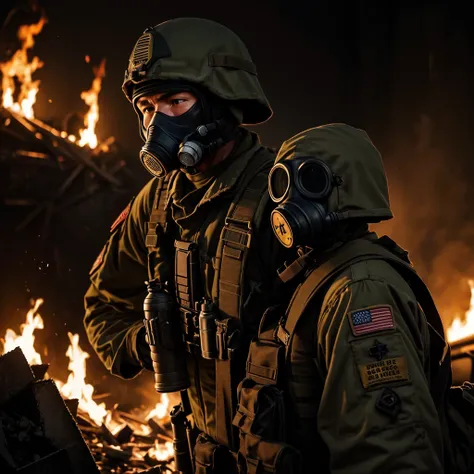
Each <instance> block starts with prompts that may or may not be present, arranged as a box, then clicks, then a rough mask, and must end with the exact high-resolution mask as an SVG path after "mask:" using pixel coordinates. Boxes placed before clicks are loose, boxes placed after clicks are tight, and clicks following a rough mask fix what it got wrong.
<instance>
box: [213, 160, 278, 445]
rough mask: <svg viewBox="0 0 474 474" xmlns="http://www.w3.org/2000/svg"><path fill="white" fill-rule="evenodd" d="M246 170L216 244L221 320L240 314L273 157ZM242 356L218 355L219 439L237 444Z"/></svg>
mask: <svg viewBox="0 0 474 474" xmlns="http://www.w3.org/2000/svg"><path fill="white" fill-rule="evenodd" d="M252 160H253V161H252V162H251V164H250V165H249V167H248V168H247V169H246V170H245V175H244V176H243V177H242V180H241V182H240V183H239V185H238V186H239V188H238V191H237V193H236V196H235V197H234V200H233V202H232V203H231V205H230V208H229V211H228V212H227V216H226V218H225V225H224V227H223V229H222V232H221V235H220V239H219V245H218V247H217V254H216V263H217V269H216V274H215V277H214V283H213V289H212V297H213V300H214V301H218V307H219V311H220V313H221V315H222V319H223V321H222V323H228V322H229V321H232V320H235V319H237V318H239V317H240V309H241V305H242V296H243V295H242V289H243V279H244V274H245V267H246V262H247V259H248V253H249V249H250V244H251V240H252V232H253V226H254V224H255V222H254V217H255V214H256V212H257V209H258V208H259V205H260V203H261V201H262V199H263V198H264V196H265V190H266V187H267V180H268V170H269V169H270V167H271V165H272V163H273V159H270V158H266V157H264V159H262V158H261V157H260V156H258V154H257V155H256V156H254V157H253V158H252ZM241 363H242V362H241V360H240V358H239V357H234V356H233V355H229V356H228V357H227V358H224V359H222V360H221V359H216V374H215V375H216V390H215V401H216V404H215V416H216V435H215V437H216V440H217V441H218V442H219V443H221V444H224V445H226V446H229V447H230V448H231V449H235V448H236V442H237V439H238V436H237V430H236V428H234V427H233V425H232V420H233V418H234V414H235V408H236V404H237V400H236V394H237V392H236V388H237V384H238V382H240V380H236V378H237V377H236V375H237V374H239V373H240V370H239V367H238V366H239V365H241Z"/></svg>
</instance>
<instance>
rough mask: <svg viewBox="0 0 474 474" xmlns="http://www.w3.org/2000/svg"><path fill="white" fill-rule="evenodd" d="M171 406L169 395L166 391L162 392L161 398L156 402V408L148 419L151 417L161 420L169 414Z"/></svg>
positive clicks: (149, 414)
mask: <svg viewBox="0 0 474 474" xmlns="http://www.w3.org/2000/svg"><path fill="white" fill-rule="evenodd" d="M169 406H170V400H169V397H168V395H167V394H166V393H162V394H161V400H160V401H159V402H158V403H157V404H156V406H155V408H153V410H151V411H150V413H148V415H147V417H146V419H147V420H149V419H150V418H153V417H155V418H157V419H158V420H161V419H163V418H165V417H166V416H168V413H169V411H170V409H169Z"/></svg>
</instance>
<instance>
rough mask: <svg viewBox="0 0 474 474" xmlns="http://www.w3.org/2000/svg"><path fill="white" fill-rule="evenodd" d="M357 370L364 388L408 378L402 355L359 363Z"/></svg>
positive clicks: (405, 363)
mask: <svg viewBox="0 0 474 474" xmlns="http://www.w3.org/2000/svg"><path fill="white" fill-rule="evenodd" d="M359 372H360V378H361V380H362V385H363V386H364V388H371V387H373V386H375V385H380V384H386V383H391V382H402V381H405V380H410V378H409V376H408V367H407V361H406V358H405V357H404V356H402V357H392V358H387V359H382V360H379V361H376V362H372V363H370V364H359Z"/></svg>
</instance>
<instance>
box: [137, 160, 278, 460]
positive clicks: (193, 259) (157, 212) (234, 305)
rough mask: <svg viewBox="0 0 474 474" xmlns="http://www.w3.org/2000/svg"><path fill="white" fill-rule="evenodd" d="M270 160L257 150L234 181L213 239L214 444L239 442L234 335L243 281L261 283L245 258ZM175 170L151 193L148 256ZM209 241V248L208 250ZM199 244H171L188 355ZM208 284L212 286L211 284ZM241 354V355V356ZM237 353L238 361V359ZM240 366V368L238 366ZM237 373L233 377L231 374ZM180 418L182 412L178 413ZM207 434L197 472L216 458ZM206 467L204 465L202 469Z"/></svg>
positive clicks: (240, 360) (238, 350) (194, 342)
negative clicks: (232, 195)
mask: <svg viewBox="0 0 474 474" xmlns="http://www.w3.org/2000/svg"><path fill="white" fill-rule="evenodd" d="M272 164H273V158H272V157H269V156H268V154H267V153H262V152H257V153H256V154H255V156H253V157H252V159H251V161H250V162H249V165H248V166H247V168H246V169H245V171H244V173H243V175H242V176H241V178H240V179H239V181H238V182H237V183H236V190H235V191H234V198H233V200H232V202H231V204H230V206H229V209H228V211H227V215H226V217H225V222H224V226H223V227H222V229H221V231H220V234H219V235H215V236H214V238H217V239H218V242H217V243H216V242H214V245H215V247H216V248H217V251H216V255H215V265H214V268H215V274H214V279H213V281H212V282H206V283H207V284H208V286H209V287H212V294H211V301H212V303H213V305H214V310H215V312H216V318H215V335H214V336H213V337H215V342H216V346H217V351H216V352H217V353H216V354H215V357H214V358H215V369H216V370H215V371H216V395H215V410H216V441H217V443H214V444H215V446H217V445H225V446H228V447H230V448H231V447H233V446H235V445H236V443H237V430H236V429H235V428H233V427H232V419H233V416H234V414H235V407H236V388H237V385H238V383H239V382H240V380H241V378H242V375H243V374H244V373H245V358H246V354H247V348H248V343H247V346H246V348H245V349H243V347H244V346H245V343H243V342H242V340H241V339H242V338H239V337H238V336H239V335H241V334H242V332H243V331H242V330H241V313H242V307H243V298H244V296H245V295H244V278H245V277H246V278H249V277H251V278H253V279H257V280H258V279H259V278H261V277H260V275H257V274H255V268H254V266H253V265H248V264H247V263H248V258H249V254H250V253H251V252H252V251H255V250H254V247H253V244H254V232H255V229H258V227H259V225H260V221H261V216H262V213H263V210H264V208H265V206H266V203H267V202H268V198H267V193H266V189H267V185H268V184H267V183H268V171H269V170H270V168H271V166H272ZM176 176H177V172H172V173H169V174H168V175H167V176H166V177H164V178H162V179H159V180H158V183H157V189H156V193H155V198H154V203H153V210H152V213H151V216H150V221H149V223H148V231H147V236H146V246H147V248H148V250H149V254H150V255H151V254H152V253H153V251H154V249H156V247H157V246H158V245H159V238H160V234H161V233H162V232H163V231H166V230H168V226H169V220H168V219H169V218H168V217H167V212H166V203H167V200H168V189H169V188H170V186H171V185H172V182H173V179H175V178H176ZM211 244H212V243H210V244H209V247H212V246H213V245H211ZM199 250H204V252H205V253H206V254H207V249H199V245H198V243H197V242H183V241H179V240H176V241H175V265H174V283H175V294H176V300H177V303H178V305H179V313H180V317H181V322H182V331H183V337H184V340H185V343H186V346H187V349H188V351H189V352H190V353H193V354H198V355H199V356H200V354H201V341H200V335H199V327H198V321H197V316H198V309H199V304H200V302H201V301H202V298H203V293H202V288H201V285H199V284H198V283H199V280H200V279H202V274H201V271H200V268H199V266H200V265H199V264H200V255H199ZM151 261H152V259H151V258H149V273H150V274H151V273H152V268H151ZM211 283H212V284H211ZM242 350H245V353H244V354H243V357H242ZM239 355H240V357H239ZM237 366H240V367H237ZM238 373H239V374H240V376H239V377H238V379H236V377H235V374H238ZM181 414H182V413H181ZM206 443H207V438H206V437H205V435H203V436H202V437H200V438H199V439H198V443H197V445H196V469H197V467H198V465H199V464H201V465H202V466H205V465H207V464H209V463H211V461H210V460H209V459H210V458H213V457H215V454H214V452H213V450H209V449H208V447H207V444H206ZM203 468H204V467H203Z"/></svg>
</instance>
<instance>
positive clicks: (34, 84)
mask: <svg viewBox="0 0 474 474" xmlns="http://www.w3.org/2000/svg"><path fill="white" fill-rule="evenodd" d="M45 24H46V19H45V18H44V17H42V18H40V20H39V21H38V23H35V24H33V25H22V26H21V27H20V28H19V30H18V39H19V40H20V42H21V48H20V49H18V50H17V51H16V52H15V54H14V55H13V56H12V57H11V59H10V60H8V61H6V62H4V63H0V72H1V73H2V105H3V107H5V108H7V109H11V110H12V111H14V112H16V113H19V114H22V115H23V116H24V117H26V118H28V119H32V118H34V112H33V105H34V103H35V102H36V94H37V93H38V89H39V81H38V80H36V81H34V80H33V79H32V75H33V73H34V72H35V71H36V70H37V69H39V68H41V67H43V62H42V61H41V60H40V59H39V58H38V57H37V56H35V57H33V59H32V60H31V61H29V59H28V53H29V50H30V49H31V48H32V47H33V46H34V44H35V39H34V38H35V36H37V35H38V34H40V33H41V30H42V29H43V26H44V25H45ZM15 82H18V83H19V84H20V90H19V91H17V90H16V89H17V86H16V84H15ZM15 95H16V96H17V97H16V100H15Z"/></svg>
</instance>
